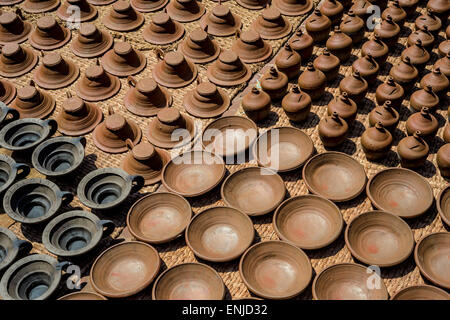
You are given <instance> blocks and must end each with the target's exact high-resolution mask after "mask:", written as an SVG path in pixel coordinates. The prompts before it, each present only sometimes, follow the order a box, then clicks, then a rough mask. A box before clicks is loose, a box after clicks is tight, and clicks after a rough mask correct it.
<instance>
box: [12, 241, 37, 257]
mask: <svg viewBox="0 0 450 320" xmlns="http://www.w3.org/2000/svg"><path fill="white" fill-rule="evenodd" d="M14 245H15V246H16V247H17V249H19V253H21V254H27V253H28V252H30V251H31V249H33V245H32V244H31V242H30V241H27V240H20V239H17V240H16V241H15V242H14Z"/></svg>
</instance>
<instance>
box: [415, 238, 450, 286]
mask: <svg viewBox="0 0 450 320" xmlns="http://www.w3.org/2000/svg"><path fill="white" fill-rule="evenodd" d="M449 256H450V232H437V233H432V234H429V235H427V236H426V237H425V238H423V239H422V240H420V241H419V242H418V243H417V245H416V248H415V250H414V260H415V261H416V264H417V266H418V267H419V270H420V273H422V275H423V276H424V277H425V278H427V279H428V280H429V281H431V282H432V283H434V284H435V285H437V286H439V287H442V288H444V289H447V290H448V289H450V272H449V270H450V259H449V258H448V257H449Z"/></svg>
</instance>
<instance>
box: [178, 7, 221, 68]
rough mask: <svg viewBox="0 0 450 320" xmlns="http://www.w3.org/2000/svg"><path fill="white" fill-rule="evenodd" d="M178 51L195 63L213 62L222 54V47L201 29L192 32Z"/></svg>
mask: <svg viewBox="0 0 450 320" xmlns="http://www.w3.org/2000/svg"><path fill="white" fill-rule="evenodd" d="M195 1H196V0H195ZM178 50H180V51H181V53H183V55H184V56H185V57H187V58H189V59H191V60H192V61H193V62H195V63H208V62H211V61H213V60H215V59H216V58H217V57H218V56H219V54H220V47H219V45H218V44H217V42H216V41H215V40H212V39H211V38H210V37H209V36H208V34H207V33H206V31H204V30H202V29H201V28H196V29H194V30H193V31H191V32H190V33H189V34H188V36H187V37H186V38H185V40H184V41H183V42H181V43H180V45H179V46H178Z"/></svg>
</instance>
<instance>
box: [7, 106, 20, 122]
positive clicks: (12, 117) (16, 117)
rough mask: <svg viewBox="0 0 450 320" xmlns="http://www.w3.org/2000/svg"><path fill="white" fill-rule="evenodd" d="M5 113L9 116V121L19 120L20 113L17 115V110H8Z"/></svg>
mask: <svg viewBox="0 0 450 320" xmlns="http://www.w3.org/2000/svg"><path fill="white" fill-rule="evenodd" d="M6 112H7V113H8V114H10V115H11V120H12V121H14V120H17V119H19V118H20V113H19V111H17V109H14V108H8V109H7V110H6Z"/></svg>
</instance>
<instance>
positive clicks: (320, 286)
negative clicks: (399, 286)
mask: <svg viewBox="0 0 450 320" xmlns="http://www.w3.org/2000/svg"><path fill="white" fill-rule="evenodd" d="M368 270H369V269H368V268H367V267H364V266H362V265H360V264H355V263H339V264H335V265H332V266H330V267H328V268H326V269H324V270H322V272H320V273H319V274H318V275H317V276H316V278H315V279H314V281H313V285H312V294H313V298H314V299H315V300H387V299H388V292H387V289H386V286H385V284H384V282H383V280H382V279H379V282H378V281H377V282H376V284H379V287H378V288H377V287H375V288H369V286H368V285H367V284H368V283H369V281H370V283H372V282H374V281H371V280H372V279H373V277H374V275H375V274H374V273H370V272H368Z"/></svg>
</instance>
